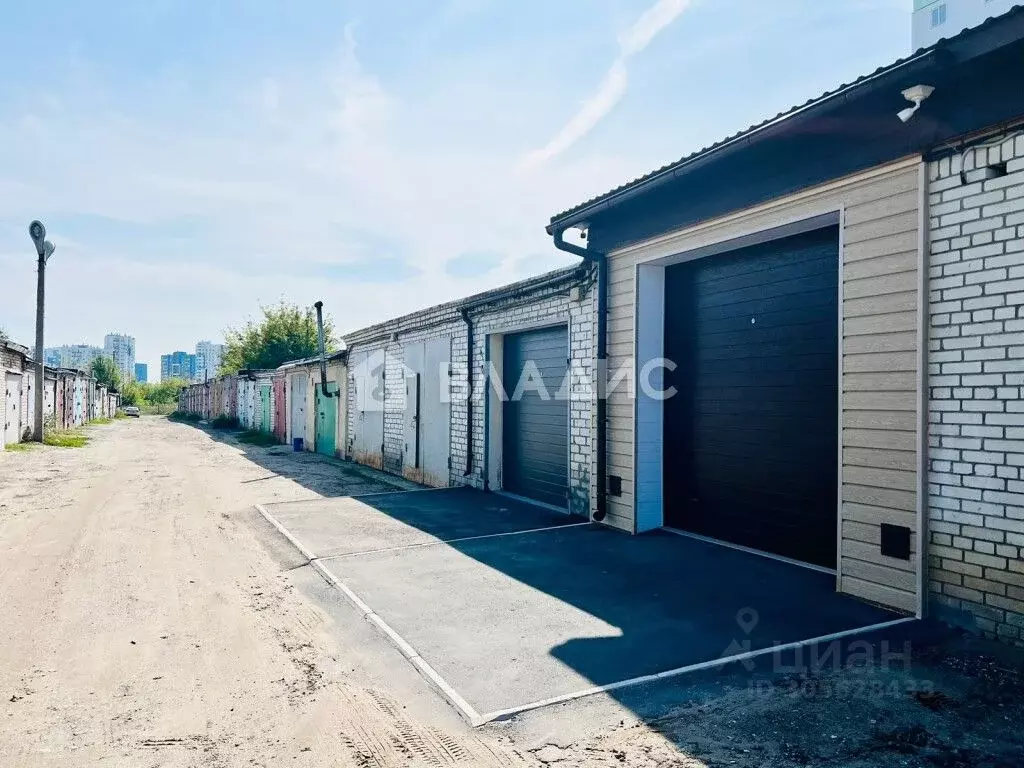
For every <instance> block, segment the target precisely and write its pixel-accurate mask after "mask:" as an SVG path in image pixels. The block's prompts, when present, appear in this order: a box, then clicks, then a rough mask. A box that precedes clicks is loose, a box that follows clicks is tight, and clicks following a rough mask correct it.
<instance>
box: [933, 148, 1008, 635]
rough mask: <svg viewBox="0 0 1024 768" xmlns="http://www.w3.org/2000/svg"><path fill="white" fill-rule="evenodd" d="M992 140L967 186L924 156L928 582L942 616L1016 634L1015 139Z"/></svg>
mask: <svg viewBox="0 0 1024 768" xmlns="http://www.w3.org/2000/svg"><path fill="white" fill-rule="evenodd" d="M1000 139H1003V140H1002V141H1000ZM989 141H993V140H992V139H990V140H989ZM994 141H995V142H997V143H995V145H994V146H991V147H989V146H983V147H982V148H980V149H975V150H971V151H968V152H966V153H965V154H964V155H963V156H962V157H963V170H964V171H965V173H966V179H965V180H966V182H967V183H963V181H964V180H962V179H961V176H960V171H961V156H960V155H955V156H953V157H947V158H943V159H940V160H937V161H934V162H932V163H930V164H929V213H930V243H931V246H930V265H929V270H930V290H931V293H930V304H929V320H930V323H929V348H930V349H929V376H928V378H929V382H928V383H929V386H930V388H931V390H930V404H929V414H928V415H929V445H930V453H929V474H928V481H929V495H928V501H929V538H930V549H929V581H930V591H931V596H932V600H933V605H934V606H935V607H936V609H937V611H936V612H937V613H938V614H939V615H942V616H944V617H945V618H947V619H951V620H954V621H957V622H959V623H965V624H968V625H970V626H972V627H974V628H977V629H980V630H981V631H983V632H984V633H986V634H988V635H990V636H999V637H1001V638H1005V639H1010V640H1013V641H1016V642H1018V643H1024V560H1022V555H1024V400H1022V398H1021V395H1022V393H1024V390H1022V388H1024V136H1016V137H1013V136H1009V137H995V140H994ZM985 144H988V141H987V142H985ZM1003 163H1005V164H1006V165H1005V175H999V176H996V175H995V174H996V173H1002V172H1003V170H1004V169H1003V168H1002V167H1000V168H999V170H998V171H993V170H987V167H988V166H992V165H995V164H1003Z"/></svg>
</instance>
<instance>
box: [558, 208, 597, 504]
mask: <svg viewBox="0 0 1024 768" xmlns="http://www.w3.org/2000/svg"><path fill="white" fill-rule="evenodd" d="M565 230H566V227H560V228H558V229H555V230H554V231H553V232H552V233H551V234H552V235H554V239H555V248H557V249H558V250H560V251H565V252H566V253H571V254H572V255H574V256H579V257H580V258H582V259H585V260H586V261H589V262H592V263H594V264H596V265H597V369H596V371H595V375H596V377H597V406H596V408H597V435H596V436H595V442H596V443H597V446H596V450H597V483H596V485H597V509H595V510H594V518H593V519H594V520H595V521H596V522H598V523H600V522H602V521H603V520H604V519H605V517H607V515H608V446H607V434H608V430H607V425H606V422H607V403H606V402H605V382H606V381H607V378H608V376H607V374H608V256H607V254H604V253H601V252H599V251H596V250H594V249H592V248H581V247H580V246H578V245H574V244H573V243H567V242H565V239H564V237H563V235H564V234H565Z"/></svg>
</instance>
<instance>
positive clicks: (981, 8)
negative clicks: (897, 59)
mask: <svg viewBox="0 0 1024 768" xmlns="http://www.w3.org/2000/svg"><path fill="white" fill-rule="evenodd" d="M1020 2H1021V0H914V15H913V20H912V22H911V30H912V32H911V40H912V43H913V49H914V50H915V51H916V50H917V49H918V48H927V47H928V46H930V45H934V44H935V43H937V42H938V41H939V39H940V38H943V37H953V36H954V35H958V34H960V33H961V32H963V31H964V30H965V29H969V28H970V27H976V26H978V25H979V24H981V23H982V22H983V21H985V19H987V18H989V17H991V16H1002V15H1003V14H1004V13H1006V12H1007V11H1008V10H1010V9H1011V8H1012V7H1013V6H1015V5H1018V4H1019V3H1020Z"/></svg>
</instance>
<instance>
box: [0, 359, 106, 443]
mask: <svg viewBox="0 0 1024 768" xmlns="http://www.w3.org/2000/svg"><path fill="white" fill-rule="evenodd" d="M0 376H2V379H0V413H2V414H3V417H2V423H0V427H2V429H0V448H3V446H5V445H10V444H12V443H20V442H22V441H24V440H28V439H30V438H31V436H32V430H33V426H34V424H35V413H36V399H35V385H36V369H35V365H34V363H33V362H32V359H31V357H30V355H29V349H28V347H25V346H22V345H20V344H15V343H14V342H11V341H6V340H2V339H0ZM119 404H120V395H119V394H118V393H117V392H115V391H112V390H108V388H107V387H105V386H103V385H102V384H98V383H97V382H96V379H94V378H92V376H90V375H89V374H88V373H86V372H85V371H79V370H76V369H73V368H45V369H44V370H43V423H44V426H45V428H46V429H58V430H61V429H71V428H72V427H79V426H82V425H84V424H86V423H88V422H90V421H92V420H94V419H101V418H110V417H112V416H113V415H114V414H115V413H116V411H117V408H118V406H119Z"/></svg>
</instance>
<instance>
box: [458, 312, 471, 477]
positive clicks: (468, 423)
mask: <svg viewBox="0 0 1024 768" xmlns="http://www.w3.org/2000/svg"><path fill="white" fill-rule="evenodd" d="M459 314H460V315H461V316H462V321H463V322H464V323H465V324H466V389H467V392H466V469H465V472H463V475H464V476H466V477H469V476H470V475H472V474H473V319H472V318H471V317H470V316H469V308H468V307H460V308H459Z"/></svg>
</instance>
